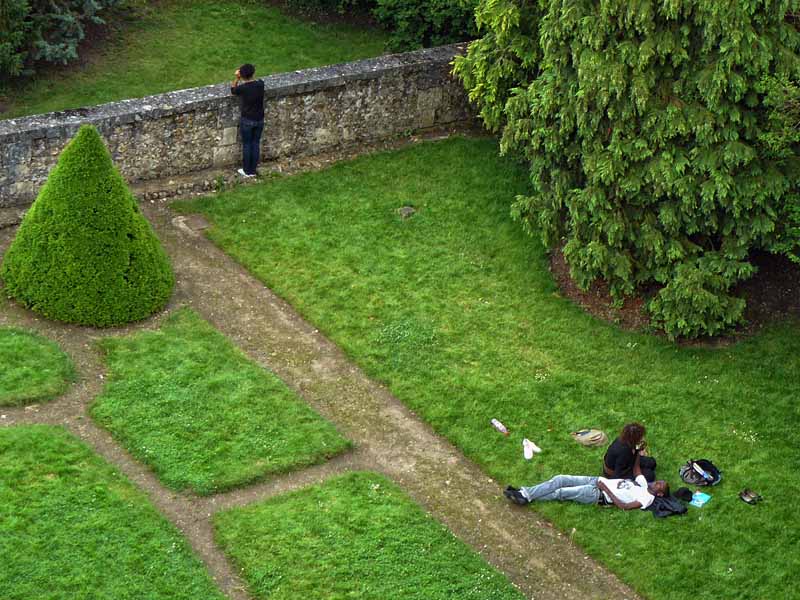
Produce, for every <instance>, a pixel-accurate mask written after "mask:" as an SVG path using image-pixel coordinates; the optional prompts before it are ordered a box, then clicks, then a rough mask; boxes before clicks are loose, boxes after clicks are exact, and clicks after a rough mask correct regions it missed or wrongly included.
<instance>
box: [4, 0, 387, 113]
mask: <svg viewBox="0 0 800 600" xmlns="http://www.w3.org/2000/svg"><path fill="white" fill-rule="evenodd" d="M386 40H387V36H386V34H385V33H384V32H382V31H380V30H379V29H363V28H361V29H359V28H356V27H352V26H346V25H321V24H317V23H311V22H307V21H303V20H300V19H298V18H293V17H289V16H287V15H284V14H282V13H281V12H280V11H279V10H278V9H276V8H272V7H269V6H264V5H263V4H259V3H258V2H247V1H246V0H191V1H190V0H167V1H165V2H161V3H159V4H158V5H157V6H154V7H152V8H151V9H150V10H149V11H148V12H147V16H146V17H144V18H138V19H136V20H135V21H132V22H130V23H128V24H126V25H125V26H124V27H123V28H122V33H121V34H118V35H115V36H112V39H111V40H110V41H109V42H107V43H106V44H105V45H104V46H103V47H102V48H99V49H97V50H94V49H93V50H90V51H89V53H88V54H87V55H86V56H88V58H87V61H88V63H87V64H85V65H84V66H82V67H75V66H73V67H69V68H65V69H64V68H62V69H50V70H47V71H41V72H40V73H39V74H38V75H37V76H36V77H35V79H34V80H33V81H31V82H30V83H28V84H27V85H25V86H23V87H19V88H17V89H11V90H8V93H7V96H8V98H7V99H8V104H9V107H8V110H7V111H6V112H4V113H0V118H11V117H18V116H22V115H30V114H35V113H42V112H49V111H54V110H63V109H66V108H77V107H82V106H90V105H94V104H101V103H103V102H112V101H114V100H122V99H124V98H138V97H141V96H148V95H151V94H159V93H161V92H167V91H171V90H179V89H184V88H189V87H196V86H201V85H206V84H210V83H220V82H223V81H229V80H231V79H232V78H233V72H234V71H235V70H236V69H237V68H238V67H239V65H241V64H243V63H246V62H251V63H253V64H254V65H255V66H256V69H257V71H256V74H257V75H258V76H263V75H267V74H270V73H281V72H284V71H294V70H296V69H304V68H308V67H316V66H320V65H328V64H335V63H340V62H348V61H352V60H357V59H361V58H369V57H372V56H377V55H380V54H382V53H383V48H384V46H385V43H386Z"/></svg>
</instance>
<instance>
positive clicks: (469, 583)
mask: <svg viewBox="0 0 800 600" xmlns="http://www.w3.org/2000/svg"><path fill="white" fill-rule="evenodd" d="M214 526H215V530H216V538H217V540H218V542H219V543H220V544H221V545H222V547H223V549H224V551H225V552H226V554H228V556H230V557H231V559H232V560H233V562H234V563H235V564H236V565H237V566H238V567H239V568H241V569H242V574H243V575H244V578H245V579H246V580H247V582H248V584H249V586H250V590H251V592H252V593H253V594H254V595H255V596H256V597H257V598H269V599H270V600H281V599H286V600H294V599H295V598H305V599H307V600H314V599H317V598H318V599H320V600H323V599H324V600H336V599H344V598H376V599H377V598H403V599H405V600H414V599H419V600H445V599H447V600H449V599H451V598H461V599H474V600H490V599H492V598H496V599H498V600H500V599H503V600H513V599H519V600H522V598H524V596H523V595H522V594H520V592H519V591H518V590H517V589H516V588H514V587H513V586H512V585H511V584H510V583H509V581H508V580H507V579H506V578H505V576H504V575H502V574H500V573H499V572H498V571H496V570H495V569H494V568H493V567H491V566H490V565H488V564H487V563H486V562H485V561H484V560H483V559H482V558H481V557H480V556H478V555H477V554H476V553H475V552H474V551H473V550H472V549H470V548H469V547H468V546H467V545H466V544H464V543H463V542H461V541H460V540H458V539H457V538H455V537H454V536H453V534H452V533H450V531H449V530H448V529H447V528H446V527H444V526H443V525H442V524H441V523H438V522H437V521H435V520H434V519H433V518H432V517H430V516H429V515H428V514H426V513H425V512H424V511H423V510H422V509H420V508H419V507H418V506H417V505H416V504H414V503H413V502H412V501H411V500H410V499H409V498H408V497H407V496H406V495H405V494H404V493H403V492H402V491H401V490H400V489H399V488H398V487H397V486H396V485H394V484H393V483H392V482H391V481H389V480H388V479H386V478H385V477H382V476H380V475H376V474H373V473H350V474H348V475H344V476H342V477H337V478H334V479H331V480H329V481H326V482H325V483H323V484H321V485H317V486H314V487H309V488H305V489H302V490H299V491H297V492H292V493H289V494H285V495H282V496H279V497H277V498H273V499H271V500H268V501H266V502H263V503H261V504H257V505H253V506H248V507H245V508H239V509H234V510H230V511H227V512H224V513H219V514H217V515H215V516H214Z"/></svg>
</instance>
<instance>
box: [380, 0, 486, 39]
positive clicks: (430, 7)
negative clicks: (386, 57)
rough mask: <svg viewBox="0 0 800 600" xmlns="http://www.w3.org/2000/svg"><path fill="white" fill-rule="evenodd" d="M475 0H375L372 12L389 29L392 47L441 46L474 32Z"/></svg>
mask: <svg viewBox="0 0 800 600" xmlns="http://www.w3.org/2000/svg"><path fill="white" fill-rule="evenodd" d="M476 4H477V0H377V2H376V7H375V9H374V10H373V14H374V15H375V17H376V18H377V19H378V21H379V22H380V23H381V24H382V25H383V26H384V27H385V28H386V29H387V30H388V31H390V32H391V36H392V37H391V40H390V45H391V46H392V48H393V49H395V50H410V49H413V48H419V47H429V46H440V45H442V44H450V43H453V42H463V41H465V40H468V39H472V38H474V37H475V35H476V34H477V30H476V27H475V5H476Z"/></svg>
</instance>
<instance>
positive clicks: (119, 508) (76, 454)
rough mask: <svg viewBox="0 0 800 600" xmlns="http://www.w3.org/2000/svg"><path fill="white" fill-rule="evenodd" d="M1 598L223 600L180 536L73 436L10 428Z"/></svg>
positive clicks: (4, 458)
mask: <svg viewBox="0 0 800 600" xmlns="http://www.w3.org/2000/svg"><path fill="white" fill-rule="evenodd" d="M0 565H2V568H0V590H1V591H0V597H2V598H3V600H45V599H46V600H73V599H77V598H81V599H87V600H88V599H100V598H114V599H115V600H124V599H131V600H132V599H134V598H136V599H139V598H147V599H148V600H158V599H163V600H181V599H185V600H194V599H196V598H204V599H209V600H223V599H224V596H223V595H222V594H220V593H219V591H218V590H217V588H216V587H215V586H214V584H213V582H212V581H211V578H210V577H209V576H208V574H207V573H206V571H205V569H204V568H203V565H202V564H201V563H200V561H199V560H197V559H196V558H195V557H194V556H193V554H192V553H191V551H190V549H189V547H188V545H187V544H186V542H185V541H184V540H183V538H182V537H181V536H180V534H179V533H178V531H177V530H176V529H175V528H174V527H173V526H172V525H170V524H169V523H168V522H166V521H165V519H164V518H163V517H161V516H160V515H159V514H158V513H157V512H156V511H155V509H154V508H153V507H152V506H151V505H150V504H149V502H148V500H147V498H146V497H145V496H144V494H142V493H141V492H139V491H137V490H136V489H135V488H134V487H133V486H132V485H131V484H130V483H129V482H128V481H127V480H126V479H125V478H124V477H122V476H121V475H120V474H119V473H118V472H116V471H115V470H114V469H112V468H111V467H110V466H109V465H108V464H107V463H105V462H104V461H103V460H102V459H101V458H100V457H98V456H97V455H95V454H93V453H92V452H91V450H89V448H87V447H86V446H85V445H84V444H83V443H81V442H79V441H78V440H77V439H75V438H74V437H72V436H71V435H70V434H68V433H67V432H66V431H65V430H63V429H61V428H57V427H48V426H42V425H38V426H26V427H8V428H0Z"/></svg>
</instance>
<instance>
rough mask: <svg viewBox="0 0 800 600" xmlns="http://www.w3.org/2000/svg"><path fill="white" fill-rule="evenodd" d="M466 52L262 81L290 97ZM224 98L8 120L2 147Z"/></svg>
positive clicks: (186, 98)
mask: <svg viewBox="0 0 800 600" xmlns="http://www.w3.org/2000/svg"><path fill="white" fill-rule="evenodd" d="M465 50H466V44H452V45H449V46H439V47H436V48H426V49H423V50H417V51H414V52H406V53H403V54H388V55H385V56H379V57H376V58H369V59H365V60H359V61H356V62H350V63H343V64H338V65H330V66H324V67H313V68H310V69H302V70H299V71H290V72H288V73H278V74H275V75H269V76H267V77H263V78H261V80H262V81H263V82H264V84H265V96H266V97H267V98H273V97H278V96H291V95H294V94H303V93H308V92H313V91H316V90H321V89H327V88H333V87H339V86H343V85H346V84H347V83H348V82H350V81H354V80H368V79H377V78H380V77H382V76H384V75H386V74H387V73H390V72H392V71H397V72H403V71H405V70H407V69H409V68H414V67H415V66H417V65H420V64H431V63H434V64H436V63H440V64H442V65H444V64H449V63H450V62H451V61H452V60H453V58H454V57H455V56H456V55H458V54H463V53H464V52H465ZM225 99H229V100H230V102H234V101H235V99H234V98H233V97H232V96H231V93H230V84H229V83H220V84H214V85H207V86H203V87H198V88H190V89H186V90H177V91H174V92H167V93H165V94H157V95H154V96H146V97H144V98H135V99H130V100H121V101H118V102H109V103H107V104H99V105H97V106H92V107H88V108H77V109H71V110H64V111H59V112H51V113H45V114H39V115H32V116H28V117H20V118H17V119H7V120H2V121H0V144H4V143H11V142H15V141H19V140H30V139H41V138H44V137H60V136H61V135H62V134H63V133H64V132H65V130H67V131H72V130H75V131H77V129H78V127H80V125H83V124H85V123H91V124H93V125H95V126H97V127H98V128H101V129H102V127H103V126H104V125H117V124H124V123H131V122H133V121H139V120H142V119H152V118H159V117H162V116H167V115H171V114H180V113H184V112H190V111H193V110H197V109H198V108H203V107H204V105H209V104H212V103H215V102H219V101H222V100H225Z"/></svg>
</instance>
